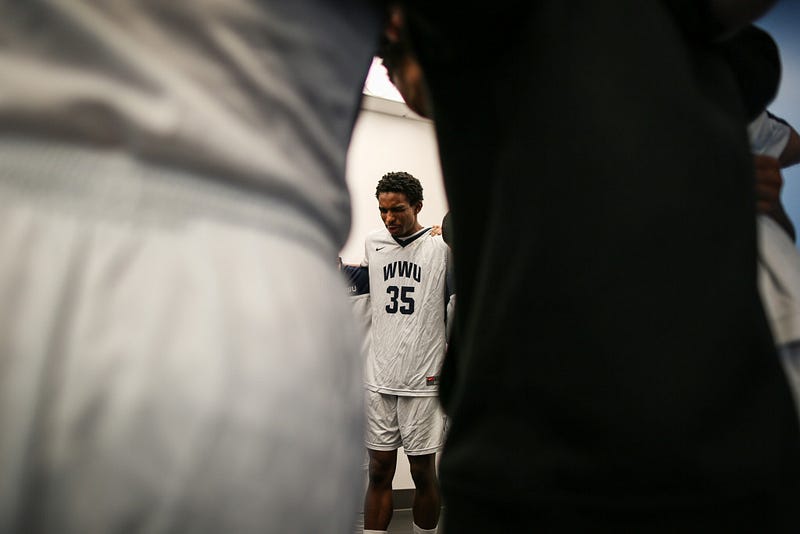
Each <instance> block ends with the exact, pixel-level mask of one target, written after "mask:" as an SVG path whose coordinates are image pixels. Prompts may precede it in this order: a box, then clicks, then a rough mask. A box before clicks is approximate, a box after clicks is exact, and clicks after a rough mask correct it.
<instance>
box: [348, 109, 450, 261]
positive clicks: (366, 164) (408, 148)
mask: <svg viewBox="0 0 800 534" xmlns="http://www.w3.org/2000/svg"><path fill="white" fill-rule="evenodd" d="M391 171H405V172H409V173H411V174H413V175H414V176H415V177H417V179H419V181H420V182H421V183H422V189H423V196H424V198H425V199H424V200H423V202H422V211H421V212H420V214H419V221H420V223H421V224H422V225H423V226H432V225H434V224H441V223H442V218H443V217H444V214H445V213H447V199H446V198H445V193H444V185H443V183H442V171H441V167H440V166H439V153H438V149H437V146H436V137H435V134H434V131H433V125H432V124H431V122H430V121H427V120H425V119H422V118H419V117H418V116H417V115H415V114H414V113H413V112H412V111H411V110H409V109H408V108H407V107H406V106H405V104H401V103H398V102H392V101H390V100H384V99H381V98H377V97H371V96H364V104H363V105H362V111H361V114H360V115H359V118H358V122H357V123H356V127H355V131H354V132H353V138H352V141H351V142H350V150H349V152H348V156H347V184H348V187H349V188H350V197H351V199H352V203H353V223H352V226H351V229H350V238H349V239H348V241H347V243H346V244H345V246H344V248H343V249H342V252H341V254H340V255H341V256H342V260H343V261H344V262H345V263H359V262H360V261H361V260H362V258H363V257H364V237H366V235H367V234H368V233H369V232H371V231H372V230H375V229H377V228H381V226H382V223H381V218H380V215H379V213H378V201H377V199H376V198H375V186H376V185H377V184H378V180H380V179H381V177H382V176H383V175H384V174H386V173H387V172H391Z"/></svg>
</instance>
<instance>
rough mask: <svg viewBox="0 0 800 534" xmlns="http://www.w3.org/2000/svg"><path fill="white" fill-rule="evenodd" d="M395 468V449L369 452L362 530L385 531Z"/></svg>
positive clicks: (391, 503) (392, 505)
mask: <svg viewBox="0 0 800 534" xmlns="http://www.w3.org/2000/svg"><path fill="white" fill-rule="evenodd" d="M396 467H397V449H395V450H393V451H374V450H371V449H370V451H369V486H367V495H366V497H365V498H364V528H365V529H367V530H379V531H380V530H386V529H387V528H389V522H390V521H391V520H392V512H393V511H394V503H393V502H392V479H393V478H394V472H395V468H396Z"/></svg>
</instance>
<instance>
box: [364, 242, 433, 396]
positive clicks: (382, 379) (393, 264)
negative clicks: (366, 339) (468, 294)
mask: <svg viewBox="0 0 800 534" xmlns="http://www.w3.org/2000/svg"><path fill="white" fill-rule="evenodd" d="M447 257H448V247H447V245H446V244H445V242H444V241H443V240H442V238H441V236H432V235H430V228H426V229H423V230H421V231H420V232H418V233H416V234H414V235H413V236H411V237H409V238H407V239H405V240H396V239H395V238H394V237H392V236H391V235H390V234H389V232H388V231H387V230H386V229H381V230H378V231H376V232H373V233H371V234H370V235H369V236H367V239H366V253H365V260H364V263H363V265H365V266H368V267H369V285H370V294H371V297H370V300H371V308H372V346H371V349H370V353H369V357H368V358H367V362H366V366H365V369H364V382H365V386H366V388H367V389H369V390H370V391H375V392H378V393H387V394H393V395H401V396H434V395H437V394H438V390H439V370H440V369H441V366H442V359H443V357H444V351H445V343H446V333H445V307H446V304H447V297H448V295H447V292H448V291H447V282H446V278H447V276H446V273H447Z"/></svg>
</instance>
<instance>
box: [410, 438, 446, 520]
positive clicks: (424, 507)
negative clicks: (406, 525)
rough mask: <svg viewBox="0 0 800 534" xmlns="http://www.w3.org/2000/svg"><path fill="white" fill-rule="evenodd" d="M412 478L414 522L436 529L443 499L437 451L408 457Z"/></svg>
mask: <svg viewBox="0 0 800 534" xmlns="http://www.w3.org/2000/svg"><path fill="white" fill-rule="evenodd" d="M408 463H409V465H410V467H411V478H412V479H413V480H414V487H415V488H416V491H415V492H414V503H413V505H412V508H411V510H412V514H413V517H414V523H416V524H417V526H419V527H421V528H424V529H434V528H436V525H438V524H439V511H440V510H441V507H442V499H441V496H440V494H439V481H438V480H437V478H436V453H431V454H423V455H420V456H411V455H409V457H408Z"/></svg>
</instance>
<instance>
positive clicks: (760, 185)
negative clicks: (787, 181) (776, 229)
mask: <svg viewBox="0 0 800 534" xmlns="http://www.w3.org/2000/svg"><path fill="white" fill-rule="evenodd" d="M753 163H754V166H755V174H756V210H757V211H758V213H762V214H764V215H767V216H768V217H770V218H771V219H773V220H774V221H775V222H777V223H778V224H779V225H780V226H781V227H782V228H783V229H784V230H785V231H786V233H787V234H789V236H790V237H791V238H792V241H794V240H795V238H796V236H795V230H794V225H793V224H792V221H791V219H789V216H788V215H787V213H786V210H785V209H784V208H783V203H782V202H781V189H782V188H783V176H782V174H781V168H780V163H779V161H778V160H777V159H775V158H773V157H770V156H764V155H761V154H756V155H754V156H753Z"/></svg>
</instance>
